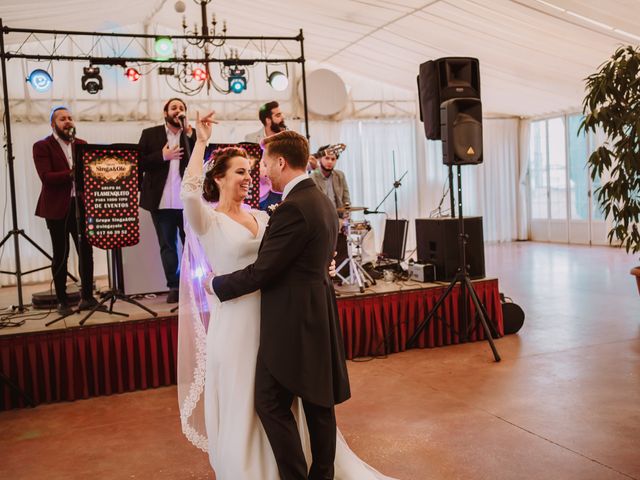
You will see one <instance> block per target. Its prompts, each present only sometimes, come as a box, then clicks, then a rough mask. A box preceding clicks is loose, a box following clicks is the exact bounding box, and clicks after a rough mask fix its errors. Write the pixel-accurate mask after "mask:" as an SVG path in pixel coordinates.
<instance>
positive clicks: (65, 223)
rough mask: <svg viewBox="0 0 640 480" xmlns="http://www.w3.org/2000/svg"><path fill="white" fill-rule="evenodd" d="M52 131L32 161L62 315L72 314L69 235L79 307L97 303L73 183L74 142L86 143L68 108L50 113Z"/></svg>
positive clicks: (38, 212) (89, 249) (39, 212)
mask: <svg viewBox="0 0 640 480" xmlns="http://www.w3.org/2000/svg"><path fill="white" fill-rule="evenodd" d="M50 121H51V129H52V130H53V132H52V134H51V135H49V136H48V137H46V138H45V139H43V140H40V141H38V142H36V143H35V144H34V145H33V161H34V163H35V167H36V171H37V172H38V176H39V177H40V180H41V181H42V190H41V192H40V197H39V198H38V204H37V206H36V215H37V216H39V217H43V218H44V219H45V221H46V222H47V229H48V230H49V235H51V246H52V247H53V261H52V262H51V271H52V273H53V284H54V286H55V290H56V298H57V301H58V307H57V311H58V313H59V314H60V315H65V316H66V315H69V314H71V313H72V311H71V307H70V306H69V300H68V298H67V285H66V283H67V260H68V258H69V249H70V246H69V244H70V242H69V235H71V238H72V240H73V243H74V244H75V246H76V251H77V252H78V258H79V270H80V280H81V282H82V300H81V301H80V304H79V305H78V308H79V309H80V310H90V309H91V308H93V307H94V306H95V305H96V304H97V303H98V302H97V300H96V299H95V298H93V294H92V289H93V249H92V247H91V245H89V242H88V241H87V239H86V237H85V235H84V234H83V233H82V232H79V231H78V223H77V222H76V202H77V201H79V200H77V199H76V195H75V188H74V185H73V177H74V173H73V156H74V152H75V146H74V145H75V144H77V143H87V142H85V141H84V140H81V139H79V138H75V124H74V123H73V117H72V116H71V112H70V111H69V109H67V108H66V107H55V108H53V109H52V111H51V116H50Z"/></svg>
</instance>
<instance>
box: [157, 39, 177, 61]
mask: <svg viewBox="0 0 640 480" xmlns="http://www.w3.org/2000/svg"><path fill="white" fill-rule="evenodd" d="M154 48H155V51H156V53H157V54H158V57H159V58H171V56H172V55H173V40H171V38H169V37H158V38H156V41H155V44H154Z"/></svg>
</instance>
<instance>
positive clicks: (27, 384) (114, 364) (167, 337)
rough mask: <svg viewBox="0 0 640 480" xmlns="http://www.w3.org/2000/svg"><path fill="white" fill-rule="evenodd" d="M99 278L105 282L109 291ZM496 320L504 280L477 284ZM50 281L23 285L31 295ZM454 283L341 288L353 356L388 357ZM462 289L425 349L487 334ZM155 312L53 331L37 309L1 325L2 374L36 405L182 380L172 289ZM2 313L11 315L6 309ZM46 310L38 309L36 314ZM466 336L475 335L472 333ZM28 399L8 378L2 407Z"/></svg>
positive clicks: (1, 389)
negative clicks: (465, 317)
mask: <svg viewBox="0 0 640 480" xmlns="http://www.w3.org/2000/svg"><path fill="white" fill-rule="evenodd" d="M105 283H106V280H105V279H100V280H99V281H98V287H100V286H101V284H102V287H103V288H104V287H105V285H104V284H105ZM473 284H474V287H475V289H476V291H477V293H478V295H479V297H480V299H481V301H482V302H483V304H484V305H485V307H486V309H487V312H488V314H489V318H490V320H491V321H492V322H493V323H494V325H495V326H496V327H497V331H498V333H499V334H500V335H502V334H503V319H502V309H501V306H500V299H499V287H498V280H497V279H496V278H486V279H482V280H476V281H474V282H473ZM47 288H48V284H47V285H44V284H41V285H32V286H27V287H25V288H24V294H25V299H30V298H31V294H32V293H33V292H34V291H36V292H37V291H42V290H45V289H47ZM445 288H446V284H443V283H418V282H414V281H395V282H385V281H382V280H381V281H378V284H377V285H375V286H372V287H370V288H368V289H367V290H365V292H364V293H359V292H357V291H353V290H352V289H350V288H348V287H338V288H337V290H336V291H337V293H338V309H339V314H340V322H341V326H342V334H343V338H344V342H345V352H346V355H347V358H348V359H350V360H352V359H356V358H362V357H371V356H384V355H387V354H390V353H395V352H400V351H404V350H405V349H406V344H407V340H408V339H409V338H410V337H411V335H412V334H413V332H415V329H416V328H417V326H418V325H419V324H420V323H421V321H422V319H424V318H425V316H426V315H427V314H428V312H430V311H431V309H432V308H433V306H434V304H435V303H436V302H437V300H438V298H439V297H440V296H441V295H442V293H443V291H444V289H445ZM458 296H459V292H458V287H456V288H455V289H454V291H453V294H452V295H451V296H450V297H449V298H448V299H447V301H446V302H445V303H444V305H443V306H442V307H441V308H440V311H439V312H437V314H436V315H435V317H434V318H435V321H433V322H431V324H430V327H429V329H427V330H425V331H423V332H422V334H421V335H420V337H419V340H418V342H417V345H416V346H417V347H420V348H424V347H439V346H445V345H452V344H457V343H461V341H465V340H463V339H464V337H465V336H466V337H467V339H466V341H477V340H482V339H484V332H483V331H482V327H481V326H480V325H479V323H477V322H475V320H474V319H475V315H474V309H473V308H471V309H470V313H471V315H470V319H471V321H470V323H471V325H469V326H465V325H461V319H460V317H461V316H460V315H459V312H458V310H459V306H458ZM16 298H17V294H16V289H15V288H2V289H0V305H3V306H4V305H9V304H10V303H11V302H14V303H15V301H16ZM139 301H141V302H142V303H143V304H144V305H145V306H146V307H148V308H150V309H152V310H154V311H155V312H157V314H158V316H157V317H155V318H154V317H152V316H151V315H149V314H148V313H147V312H145V311H143V310H142V309H139V308H138V307H136V306H134V305H130V304H127V303H124V302H117V303H116V304H115V306H114V310H115V311H119V312H123V313H127V314H129V317H121V316H116V315H109V314H108V313H103V312H97V313H96V314H94V315H93V316H92V317H91V318H90V319H89V320H88V321H87V322H86V323H85V324H84V325H83V326H80V325H79V321H80V320H81V319H82V315H79V314H76V315H73V316H70V317H67V318H65V319H63V320H61V321H60V322H57V323H55V324H53V325H51V326H49V327H47V326H45V324H46V323H47V322H49V321H51V320H53V319H55V318H57V314H56V313H55V311H54V312H53V313H50V314H48V315H47V311H41V310H30V311H29V312H28V313H29V314H33V315H35V316H33V317H29V318H27V319H26V321H25V323H24V324H23V325H21V326H18V327H7V328H3V329H1V330H0V373H2V374H4V375H5V376H6V377H7V378H9V379H10V380H11V381H12V382H14V383H15V384H16V385H17V386H19V388H20V389H21V390H22V391H24V392H25V393H26V394H27V395H28V396H29V397H31V399H32V400H33V402H34V404H36V405H37V404H41V403H51V402H58V401H72V400H77V399H80V398H89V397H94V396H100V395H110V394H113V393H122V392H129V391H134V390H144V389H147V388H152V387H159V386H165V385H171V384H175V383H176V374H175V371H176V368H175V367H176V353H177V352H176V345H177V339H178V323H177V316H176V313H172V312H171V309H172V308H173V307H175V305H171V304H167V303H166V302H165V296H164V295H148V296H145V297H144V298H141V299H139ZM3 313H4V312H3ZM38 314H40V315H38ZM467 332H468V334H467ZM25 405H26V403H25V401H24V400H23V399H21V398H19V396H17V395H15V394H14V393H12V391H11V390H10V389H9V388H8V386H7V384H6V382H1V383H0V410H7V409H11V408H20V407H23V406H25Z"/></svg>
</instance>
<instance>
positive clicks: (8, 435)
mask: <svg viewBox="0 0 640 480" xmlns="http://www.w3.org/2000/svg"><path fill="white" fill-rule="evenodd" d="M486 257H487V273H488V274H489V275H496V276H498V277H499V278H500V285H501V290H502V291H503V292H505V293H506V294H507V295H508V296H511V297H512V298H513V299H514V301H516V302H517V303H519V304H520V305H521V306H522V307H523V308H524V310H525V312H526V314H527V319H526V322H525V325H524V327H523V329H522V330H521V331H520V332H519V334H518V335H512V336H508V337H505V338H503V339H501V340H498V341H497V342H496V343H497V347H498V349H499V351H500V353H501V355H502V358H503V360H502V362H501V363H498V364H496V363H494V362H493V361H492V356H491V352H490V350H489V347H488V345H487V344H486V343H474V344H467V345H459V346H453V347H446V348H439V349H432V350H412V351H409V352H405V353H402V354H396V355H392V356H390V357H388V358H385V359H375V360H371V361H366V362H349V372H350V375H351V382H352V390H353V398H352V399H351V400H350V401H349V402H347V403H345V404H344V405H341V406H340V407H339V408H338V420H339V425H340V428H341V430H342V432H343V433H344V435H345V437H346V438H347V440H348V441H349V443H350V445H351V446H352V448H353V449H354V450H355V451H356V452H357V453H358V454H359V455H360V456H361V457H362V458H364V459H365V460H367V461H368V462H370V463H371V464H372V465H374V466H375V467H377V468H379V469H380V470H382V471H383V472H385V473H386V474H388V475H392V476H395V477H398V478H400V479H403V480H405V479H406V480H409V479H416V480H421V479H447V480H448V479H492V480H494V479H508V480H511V479H545V480H549V479H562V480H565V479H576V480H578V479H579V480H585V479H594V480H600V479H629V478H636V479H640V341H639V340H640V334H639V327H640V296H639V295H638V292H637V290H636V287H635V284H634V283H633V282H634V280H633V277H631V276H630V275H629V270H630V269H631V267H632V266H634V265H637V264H638V263H640V261H639V259H638V258H634V257H632V256H628V255H626V254H624V252H622V251H620V250H615V249H611V248H605V247H597V248H595V247H594V248H588V247H573V246H572V247H569V246H566V245H547V244H535V243H513V244H509V245H500V246H498V245H495V246H487V247H486ZM0 478H2V479H5V478H6V479H39V478H46V479H84V478H98V479H132V478H133V479H185V478H198V479H199V478H202V479H205V478H206V479H212V478H214V475H213V473H212V472H211V471H210V468H209V465H208V461H207V457H206V455H205V454H203V453H201V452H199V451H197V450H196V449H195V448H193V447H191V446H190V445H189V444H188V443H187V441H186V440H185V439H184V438H183V437H182V435H181V433H180V426H179V419H178V412H177V402H176V392H175V388H162V389H158V390H150V391H145V392H138V393H131V394H125V395H116V396H112V397H102V398H95V399H91V400H84V401H78V402H74V403H67V404H56V405H44V406H39V407H38V408H36V409H24V410H18V411H9V412H2V413H0ZM231 480H236V479H231ZM237 480H241V479H237ZM248 480H253V479H248ZM256 480H258V479H256Z"/></svg>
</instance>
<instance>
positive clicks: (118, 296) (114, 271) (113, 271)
mask: <svg viewBox="0 0 640 480" xmlns="http://www.w3.org/2000/svg"><path fill="white" fill-rule="evenodd" d="M109 267H110V275H111V278H112V279H113V285H112V286H111V289H110V290H109V291H108V292H107V293H106V295H105V296H104V298H103V299H102V300H100V302H99V303H98V304H97V305H96V306H95V307H93V309H92V310H91V311H90V312H89V313H88V314H87V315H85V317H84V318H83V319H82V320H80V322H79V323H80V325H84V323H85V322H86V321H87V320H88V319H89V317H90V316H91V315H93V314H94V313H95V312H96V311H97V310H99V309H100V307H101V306H102V305H104V304H105V303H107V302H110V304H109V310H108V311H109V313H110V314H112V315H121V316H123V317H128V316H129V315H128V314H126V313H119V312H114V311H113V304H114V303H116V302H117V301H118V300H121V301H123V302H127V303H130V304H131V305H135V306H136V307H139V308H141V309H142V310H144V311H145V312H147V313H150V314H151V315H153V316H154V317H157V316H158V313H157V312H154V311H153V310H151V309H150V308H147V307H145V306H144V305H143V304H141V303H140V302H138V301H137V300H134V299H133V298H131V297H130V296H129V295H126V294H125V293H124V271H123V268H122V249H121V248H114V249H113V250H111V264H110V265H109Z"/></svg>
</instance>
